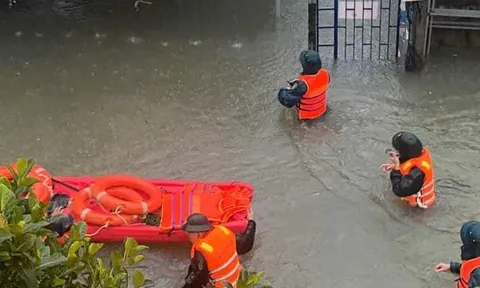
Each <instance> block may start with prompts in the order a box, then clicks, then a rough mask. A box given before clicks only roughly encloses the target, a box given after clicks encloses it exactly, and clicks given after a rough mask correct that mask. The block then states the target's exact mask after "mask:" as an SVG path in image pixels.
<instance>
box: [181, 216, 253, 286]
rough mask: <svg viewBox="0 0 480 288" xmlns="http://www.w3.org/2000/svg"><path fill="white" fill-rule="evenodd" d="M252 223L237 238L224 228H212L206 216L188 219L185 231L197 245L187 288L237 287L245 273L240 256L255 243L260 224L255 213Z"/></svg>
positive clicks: (194, 244)
mask: <svg viewBox="0 0 480 288" xmlns="http://www.w3.org/2000/svg"><path fill="white" fill-rule="evenodd" d="M248 220H249V221H248V225H247V229H246V231H245V233H243V234H234V233H233V232H232V231H231V230H229V229H228V228H226V227H224V226H221V225H212V224H211V223H210V221H209V220H208V219H207V217H205V215H203V214H200V213H194V214H192V215H190V216H188V218H187V222H186V223H185V224H184V225H183V227H182V230H183V231H185V232H186V233H187V234H188V238H189V240H190V242H192V243H193V245H192V250H191V252H190V258H191V260H190V266H189V267H188V275H187V277H185V285H184V286H183V288H204V287H219V288H223V287H225V286H224V284H225V283H230V284H231V285H232V286H233V287H235V285H236V282H237V280H238V278H239V277H240V271H241V269H242V266H241V265H240V262H239V260H238V255H242V254H245V253H247V252H249V251H250V250H251V249H252V247H253V243H254V240H255V230H256V223H255V221H253V212H252V211H251V210H250V212H249V214H248Z"/></svg>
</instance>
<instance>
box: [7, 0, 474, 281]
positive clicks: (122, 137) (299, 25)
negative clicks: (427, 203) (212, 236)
mask: <svg viewBox="0 0 480 288" xmlns="http://www.w3.org/2000/svg"><path fill="white" fill-rule="evenodd" d="M23 1H26V0H20V2H23ZM28 2H30V3H31V6H32V7H30V8H28V7H23V12H16V13H14V14H12V15H7V14H0V23H1V24H0V39H1V41H2V42H1V45H0V83H1V90H0V94H1V105H0V114H1V119H2V121H1V122H0V132H1V135H2V140H1V141H0V145H1V153H2V154H1V155H2V156H1V158H0V160H1V161H2V163H8V162H11V161H13V160H14V159H15V158H16V157H17V156H25V157H33V158H36V159H37V160H38V162H39V163H40V164H42V165H45V166H46V167H47V168H48V169H50V170H51V171H52V172H53V173H54V174H56V175H86V174H87V175H88V174H91V175H101V174H105V173H114V172H115V173H133V174H136V175H140V176H148V177H162V178H179V179H205V180H230V179H238V180H245V181H249V182H251V183H253V185H254V186H255V188H256V192H257V194H256V199H255V211H256V217H257V220H258V224H259V228H258V230H259V231H258V238H257V239H258V240H257V243H256V246H255V250H254V251H253V252H252V253H250V254H249V255H248V256H247V257H246V258H245V262H244V263H245V265H246V266H247V267H248V268H250V269H253V270H265V271H266V273H267V275H268V276H269V279H270V280H271V281H272V282H273V283H274V285H275V287H279V288H281V287H285V288H287V287H312V288H317V287H319V285H320V286H321V287H331V286H335V287H376V286H388V287H410V288H415V287H451V286H453V284H452V281H453V279H454V277H453V276H449V275H441V276H438V275H436V274H435V273H434V272H433V266H434V264H436V263H437V262H439V261H448V260H450V259H458V257H459V237H458V231H459V229H460V225H461V223H462V222H464V221H466V220H469V219H475V218H477V216H478V203H480V194H477V193H476V192H477V190H476V187H477V186H478V185H479V184H480V179H479V178H478V177H476V176H477V175H478V170H477V169H478V168H480V167H479V166H480V165H479V164H478V159H479V157H478V155H477V154H478V151H479V150H480V145H479V144H478V141H477V135H479V133H480V128H479V126H478V122H479V121H480V116H479V112H478V111H479V109H480V100H479V99H480V97H479V96H480V90H479V85H478V76H477V75H479V73H480V66H479V65H478V64H477V63H480V62H478V56H475V54H474V53H472V55H468V53H466V54H465V55H463V54H462V53H460V52H458V51H456V52H448V51H447V52H444V55H437V56H436V59H437V63H436V64H435V65H430V66H429V67H427V70H426V71H425V72H422V73H421V74H420V75H397V73H396V72H395V69H394V67H392V66H389V65H383V66H382V65H373V64H372V65H369V64H367V63H366V62H363V63H361V62H341V61H340V62H338V63H337V64H335V65H332V61H331V60H329V59H325V61H324V62H325V65H326V66H327V67H328V68H329V69H330V70H331V71H332V76H333V84H332V88H331V89H330V96H331V97H330V108H331V113H330V114H328V116H327V117H325V118H324V119H323V120H320V121H317V122H316V123H313V124H312V125H310V126H308V127H306V126H300V125H299V124H298V123H297V121H295V120H294V115H293V114H292V113H291V111H285V110H284V109H283V108H282V107H280V105H279V104H278V103H277V100H276V90H277V88H278V87H281V86H283V85H285V80H286V79H289V78H291V77H293V76H294V75H296V74H297V73H298V71H299V64H298V63H297V56H298V54H299V52H300V51H301V50H302V49H303V48H304V47H306V46H307V43H306V19H305V18H306V15H307V13H306V9H307V7H306V3H304V2H303V1H293V0H284V1H283V3H282V5H283V9H284V11H283V17H282V18H281V19H279V20H277V21H275V18H274V7H275V6H274V1H253V0H249V1H247V2H245V1H233V0H222V1H220V0H202V1H184V2H183V3H181V2H172V1H161V2H160V1H157V2H155V3H154V4H153V5H151V6H147V5H141V9H140V11H139V12H138V13H137V12H135V11H134V9H133V3H132V2H129V1H126V0H125V1H123V0H121V1H120V0H118V1H116V2H115V1H113V0H111V2H110V3H109V1H108V0H102V1H95V2H94V1H90V2H88V3H86V4H85V5H83V6H82V4H81V3H82V2H81V1H75V2H73V1H59V0H58V1H53V2H48V1H44V2H41V1H40V2H34V1H32V0H30V1H28ZM20 4H22V3H19V6H17V7H19V8H22V7H21V6H20ZM180 5H183V8H181V7H180ZM52 7H53V9H52ZM109 11H110V12H109ZM453 53H456V54H453ZM457 54H459V55H457ZM477 55H478V53H477ZM401 129H405V130H410V131H414V132H416V133H417V134H418V135H419V136H420V137H421V138H422V140H423V142H424V144H426V145H427V146H428V147H429V148H430V149H431V151H432V153H433V155H434V161H435V166H436V172H437V178H438V179H439V180H438V181H439V183H438V187H439V188H438V194H439V203H438V205H437V206H436V207H435V208H433V209H431V210H429V211H426V212H425V213H417V212H411V211H410V210H405V209H403V208H402V207H399V206H398V205H397V203H396V202H395V201H394V199H393V197H392V196H391V193H390V192H389V190H388V189H389V188H388V181H387V178H386V177H384V176H383V175H380V173H379V171H378V166H379V165H380V164H382V163H383V161H385V157H384V155H383V151H384V148H386V147H387V145H389V141H390V137H391V136H392V135H393V133H395V132H397V131H398V130H401ZM179 250H180V252H179ZM187 264H188V248H187V247H182V248H181V249H172V248H165V247H159V248H152V249H151V250H150V251H149V253H148V260H147V261H146V262H145V267H146V269H147V270H148V272H149V276H150V278H151V279H153V280H155V283H156V287H169V288H170V287H179V286H180V284H181V277H180V276H179V275H180V274H181V275H183V274H184V273H185V271H186V267H187ZM379 283H380V284H379Z"/></svg>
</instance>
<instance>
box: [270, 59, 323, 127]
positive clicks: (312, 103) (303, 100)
mask: <svg viewBox="0 0 480 288" xmlns="http://www.w3.org/2000/svg"><path fill="white" fill-rule="evenodd" d="M299 58H300V63H301V64H302V69H303V71H302V73H301V74H300V76H299V77H298V79H295V80H292V81H288V84H289V86H288V87H286V88H281V89H280V90H279V91H278V101H279V102H280V104H282V105H283V106H285V107H287V108H292V107H293V106H296V107H297V112H298V119H300V120H311V119H316V118H318V117H320V116H322V115H323V114H324V113H325V112H326V110H327V90H328V86H329V84H330V74H329V73H328V71H327V70H325V69H322V60H321V59H320V55H319V54H318V52H316V51H311V50H309V51H303V52H302V53H300V57H299Z"/></svg>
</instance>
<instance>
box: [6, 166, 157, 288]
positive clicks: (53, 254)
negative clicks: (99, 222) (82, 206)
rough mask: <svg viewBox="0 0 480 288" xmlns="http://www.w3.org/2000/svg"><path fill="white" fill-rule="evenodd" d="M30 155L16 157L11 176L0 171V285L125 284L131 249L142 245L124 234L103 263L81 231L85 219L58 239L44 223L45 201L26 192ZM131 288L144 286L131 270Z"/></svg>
mask: <svg viewBox="0 0 480 288" xmlns="http://www.w3.org/2000/svg"><path fill="white" fill-rule="evenodd" d="M33 165H34V161H33V160H25V159H18V161H17V170H18V171H13V169H11V167H10V168H9V169H10V172H12V174H13V176H14V177H13V178H14V179H12V180H11V181H10V180H8V179H6V178H4V177H0V287H2V288H18V287H29V288H37V287H38V288H51V287H60V288H87V287H88V288H117V287H118V288H120V287H127V286H128V282H129V281H128V276H129V274H128V272H127V270H126V268H127V267H129V266H131V265H134V264H136V263H138V262H140V261H142V260H143V255H138V254H137V252H139V251H141V250H144V249H147V248H148V247H147V246H143V245H138V244H137V242H136V241H135V239H133V238H126V239H125V241H124V243H123V244H124V245H123V249H122V250H121V251H118V250H113V251H112V252H111V253H110V258H109V259H108V261H106V262H105V263H104V260H103V259H102V258H99V257H96V254H97V252H98V251H99V250H100V249H101V248H102V247H103V244H101V243H91V242H90V239H89V238H88V237H85V231H86V224H85V223H84V222H80V223H76V224H75V225H74V226H72V228H71V231H70V237H69V238H68V240H67V241H66V243H65V244H64V245H60V244H59V243H58V241H57V239H56V238H57V235H56V234H55V233H54V232H52V231H50V230H48V229H46V226H47V225H49V224H50V223H51V222H52V221H54V220H55V218H56V217H64V216H62V215H60V216H56V217H54V218H48V217H47V216H46V213H47V204H44V203H41V202H39V201H38V200H37V199H36V197H35V195H34V194H33V193H30V192H31V187H32V185H33V184H34V183H35V182H36V179H34V178H32V177H29V176H28V174H29V173H30V171H31V169H32V167H33ZM131 282H133V286H134V287H135V288H140V287H146V286H145V282H146V281H145V277H144V275H143V274H142V273H141V272H139V271H137V270H135V271H133V273H132V281H131Z"/></svg>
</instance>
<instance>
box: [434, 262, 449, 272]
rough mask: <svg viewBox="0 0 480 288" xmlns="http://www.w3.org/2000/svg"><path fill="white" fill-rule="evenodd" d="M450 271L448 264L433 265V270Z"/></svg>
mask: <svg viewBox="0 0 480 288" xmlns="http://www.w3.org/2000/svg"><path fill="white" fill-rule="evenodd" d="M447 271H450V264H445V263H439V264H437V266H435V272H447Z"/></svg>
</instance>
